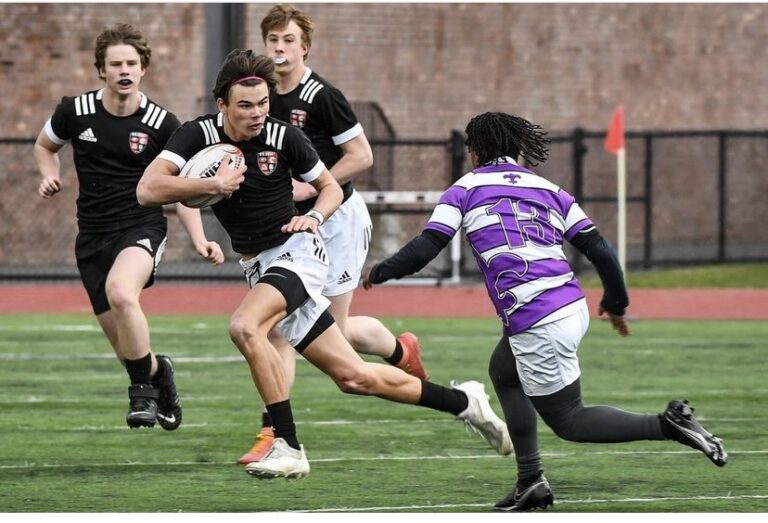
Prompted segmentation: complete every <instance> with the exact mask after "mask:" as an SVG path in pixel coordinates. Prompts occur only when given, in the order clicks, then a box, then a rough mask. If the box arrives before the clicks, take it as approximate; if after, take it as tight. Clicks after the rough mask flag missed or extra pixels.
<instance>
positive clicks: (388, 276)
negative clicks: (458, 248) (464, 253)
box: [363, 229, 451, 289]
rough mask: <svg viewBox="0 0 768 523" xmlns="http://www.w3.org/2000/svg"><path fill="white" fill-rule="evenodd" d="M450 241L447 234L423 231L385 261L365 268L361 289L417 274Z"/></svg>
mask: <svg viewBox="0 0 768 523" xmlns="http://www.w3.org/2000/svg"><path fill="white" fill-rule="evenodd" d="M450 241H451V238H450V236H448V235H447V234H444V233H442V232H439V231H435V230H432V229H425V230H424V231H423V232H422V233H421V234H420V235H418V236H416V237H415V238H414V239H412V240H411V241H409V242H408V243H406V244H405V245H404V246H403V247H402V248H401V249H400V250H399V251H397V252H396V253H395V254H393V255H392V256H390V257H389V258H387V259H386V260H384V261H382V262H379V263H376V264H374V265H369V266H367V267H366V268H365V270H364V271H363V287H365V288H366V289H370V288H371V287H373V285H374V284H376V283H384V282H385V281H388V280H392V279H395V280H396V279H400V278H402V277H403V276H408V275H409V274H414V273H416V272H419V271H420V270H421V269H423V268H424V267H426V265H427V264H428V263H429V262H431V261H432V260H434V259H435V258H436V257H437V255H438V254H440V251H442V250H443V249H444V248H445V246H446V245H448V244H449V243H450Z"/></svg>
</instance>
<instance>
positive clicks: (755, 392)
mask: <svg viewBox="0 0 768 523" xmlns="http://www.w3.org/2000/svg"><path fill="white" fill-rule="evenodd" d="M175 375H176V377H177V378H178V377H179V376H181V377H184V378H192V377H193V373H192V372H178V371H177V372H176V374H175ZM115 379H117V375H113V374H107V373H91V374H80V375H78V377H77V381H79V382H85V381H105V380H109V381H113V380H115ZM61 380H62V377H61V376H60V375H56V376H35V382H36V383H41V382H55V383H60V382H61ZM726 394H736V395H750V396H751V397H753V398H755V399H756V398H758V397H759V396H760V395H763V394H768V389H727V390H705V391H693V392H691V393H690V395H691V396H694V395H695V396H697V397H701V396H708V397H711V396H721V395H726ZM601 396H605V397H610V398H616V399H622V398H636V397H651V398H656V397H660V396H662V393H659V392H654V393H648V394H643V393H634V392H632V393H629V392H619V391H612V392H611V393H606V394H601ZM252 398H257V392H256V391H255V390H254V391H253V395H221V396H195V395H192V394H189V395H188V394H183V393H182V394H181V399H182V400H184V401H241V400H247V399H252ZM122 400H123V398H122V396H121V397H119V398H118V397H115V398H111V399H110V398H89V399H88V401H87V403H89V404H91V403H114V402H115V401H122ZM494 401H495V400H494ZM78 402H83V403H86V402H85V401H83V398H63V397H61V396H46V395H40V394H35V395H18V396H12V395H8V394H3V395H0V405H2V404H4V403H52V404H56V403H78ZM597 404H600V403H599V402H597V403H590V405H597ZM694 406H695V405H694ZM649 414H650V413H649ZM696 417H697V418H698V419H699V420H706V421H714V420H719V421H729V422H741V421H760V420H764V419H766V418H765V417H761V416H753V417H749V418H713V417H706V416H698V415H697V416H696Z"/></svg>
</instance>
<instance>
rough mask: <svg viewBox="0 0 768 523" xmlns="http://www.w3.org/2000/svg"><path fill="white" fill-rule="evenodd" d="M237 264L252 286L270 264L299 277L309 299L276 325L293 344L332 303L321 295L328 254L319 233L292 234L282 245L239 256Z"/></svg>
mask: <svg viewBox="0 0 768 523" xmlns="http://www.w3.org/2000/svg"><path fill="white" fill-rule="evenodd" d="M240 266H241V267H242V268H243V271H244V272H245V278H246V280H247V281H248V285H249V286H250V287H251V288H253V286H254V285H256V283H258V281H259V279H260V278H261V277H262V276H263V275H264V273H265V272H267V269H269V268H270V267H282V268H284V269H286V270H289V271H291V272H292V273H294V274H295V275H296V276H298V277H299V279H300V280H301V283H302V284H303V285H304V289H305V290H306V291H307V294H308V295H309V299H308V300H307V301H305V302H304V303H303V304H302V305H301V306H300V307H299V308H298V309H296V310H295V311H293V312H292V313H291V314H289V315H288V316H286V317H285V318H283V319H282V320H281V321H280V322H278V324H277V327H278V329H280V332H281V333H282V335H283V337H285V339H286V340H288V343H290V344H291V345H292V346H294V347H295V346H296V345H298V344H299V343H300V342H301V341H302V340H303V339H304V338H305V337H306V335H307V333H308V332H309V330H310V329H311V328H312V327H313V326H314V325H315V323H316V322H317V320H318V318H319V317H320V315H321V314H322V313H323V312H324V311H325V310H326V309H327V308H328V307H329V306H330V304H331V302H329V301H328V298H326V297H325V296H323V285H325V277H326V275H327V273H328V256H327V255H326V253H325V246H324V245H323V240H322V238H320V237H319V236H318V235H315V234H311V233H306V232H304V233H297V234H294V235H293V236H291V237H290V238H289V239H288V241H287V242H285V243H284V244H282V245H279V246H277V247H273V248H272V249H269V250H266V251H263V252H261V253H260V254H259V255H258V256H256V257H254V258H251V259H250V260H247V261H244V260H242V259H241V260H240Z"/></svg>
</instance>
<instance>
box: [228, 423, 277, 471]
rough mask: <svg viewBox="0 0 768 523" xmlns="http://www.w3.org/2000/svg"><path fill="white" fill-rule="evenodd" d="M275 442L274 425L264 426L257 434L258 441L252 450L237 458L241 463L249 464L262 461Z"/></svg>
mask: <svg viewBox="0 0 768 523" xmlns="http://www.w3.org/2000/svg"><path fill="white" fill-rule="evenodd" d="M274 442H275V431H274V430H273V429H272V427H262V428H261V432H259V433H258V434H257V435H256V441H254V443H253V447H251V450H249V451H248V452H246V453H245V454H243V455H242V456H240V459H238V460H237V462H238V463H240V464H241V465H247V464H248V463H253V462H254V461H261V460H262V459H264V456H266V455H267V453H268V452H269V451H270V450H272V444H273V443H274Z"/></svg>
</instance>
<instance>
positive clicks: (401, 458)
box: [0, 449, 768, 470]
mask: <svg viewBox="0 0 768 523" xmlns="http://www.w3.org/2000/svg"><path fill="white" fill-rule="evenodd" d="M728 453H729V455H741V454H750V455H751V454H768V449H758V450H730V449H729V450H728ZM605 454H610V455H643V456H657V455H668V454H699V452H698V451H695V450H677V451H610V452H601V451H597V452H589V451H587V452H542V453H541V456H542V457H544V458H552V459H556V458H568V457H572V456H583V457H588V456H591V455H605ZM456 459H513V458H500V457H499V456H497V455H496V454H491V453H489V454H477V455H454V456H450V455H445V456H441V455H433V456H391V455H386V456H367V457H366V456H351V457H344V458H315V459H310V462H311V463H340V462H370V461H445V460H456ZM234 464H235V462H234V461H167V462H161V461H152V462H144V461H120V462H114V463H36V462H30V461H25V462H24V463H20V464H16V465H0V470H19V469H66V468H112V467H208V466H226V467H231V466H232V465H234Z"/></svg>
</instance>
